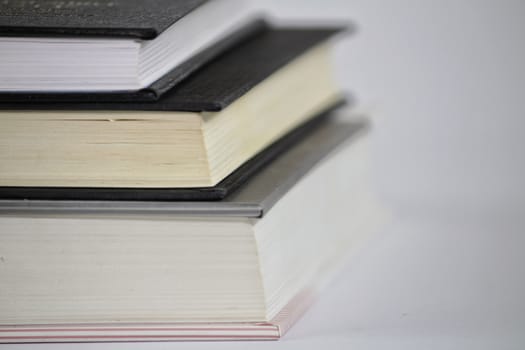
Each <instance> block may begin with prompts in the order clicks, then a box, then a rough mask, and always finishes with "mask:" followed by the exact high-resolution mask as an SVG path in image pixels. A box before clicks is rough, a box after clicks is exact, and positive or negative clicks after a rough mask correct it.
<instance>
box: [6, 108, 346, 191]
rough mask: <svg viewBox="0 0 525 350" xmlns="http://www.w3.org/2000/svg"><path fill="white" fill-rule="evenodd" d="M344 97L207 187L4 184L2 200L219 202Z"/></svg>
mask: <svg viewBox="0 0 525 350" xmlns="http://www.w3.org/2000/svg"><path fill="white" fill-rule="evenodd" d="M346 102H347V101H345V100H341V101H339V102H338V103H336V104H334V105H333V106H332V107H331V108H329V109H328V110H326V111H325V112H324V113H322V114H320V115H318V116H316V117H314V118H313V119H311V120H310V121H308V122H306V123H304V124H303V125H301V126H300V127H298V128H296V129H294V130H293V131H291V132H289V133H288V134H287V135H285V136H284V137H282V138H281V139H279V140H278V141H276V142H274V143H273V144H272V145H270V146H269V147H267V148H266V149H265V150H263V151H262V152H260V153H259V154H257V155H256V156H255V157H253V158H252V159H250V160H249V161H248V162H246V163H245V164H243V165H242V166H241V167H239V168H238V169H237V170H235V171H234V172H233V173H232V174H230V175H229V176H228V177H226V178H225V179H224V180H223V181H221V182H220V183H219V184H217V185H216V186H214V187H203V188H85V187H83V188H81V187H0V200H6V199H30V200H111V201H217V200H221V199H224V198H226V196H228V195H229V194H231V193H232V192H234V191H235V190H236V189H238V188H239V187H240V186H241V185H243V184H244V183H245V182H246V181H248V180H249V178H250V177H252V176H254V175H255V174H257V172H259V170H261V169H262V168H263V167H264V166H266V165H267V164H268V163H270V162H271V161H272V160H273V159H275V158H276V157H278V156H279V155H280V154H281V153H283V152H285V151H286V150H288V149H289V148H290V147H292V146H293V145H294V144H296V143H297V142H299V141H300V140H301V139H303V138H305V137H306V136H307V135H309V134H310V133H311V132H313V130H315V129H316V127H317V126H319V125H320V124H321V123H324V122H326V120H327V119H328V117H329V116H330V113H331V112H332V111H333V110H335V109H336V108H338V107H339V106H341V105H343V104H345V103H346Z"/></svg>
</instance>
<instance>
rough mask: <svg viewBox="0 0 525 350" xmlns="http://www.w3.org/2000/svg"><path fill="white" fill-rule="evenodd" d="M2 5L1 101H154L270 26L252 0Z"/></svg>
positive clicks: (44, 0)
mask: <svg viewBox="0 0 525 350" xmlns="http://www.w3.org/2000/svg"><path fill="white" fill-rule="evenodd" d="M0 9H1V11H0V52H2V55H0V101H6V100H7V101H28V100H31V101H33V100H43V101H46V100H48V101H49V100H54V99H57V98H58V99H60V100H63V99H70V100H73V101H76V100H79V101H82V100H86V99H87V100H89V99H93V98H96V99H97V100H131V101H134V100H137V99H143V100H154V99H157V98H158V97H159V96H161V95H162V94H163V93H165V92H166V91H168V90H169V89H170V88H171V87H173V86H174V85H176V84H177V83H178V82H180V81H181V80H182V79H184V78H185V77H186V76H188V75H189V74H191V73H192V72H194V71H195V70H197V69H198V68H199V67H201V66H202V65H204V64H206V63H207V62H209V61H210V60H212V59H213V58H214V57H216V56H217V55H219V54H220V53H222V52H224V51H225V50H227V49H229V48H231V47H233V46H234V45H236V44H237V43H239V42H241V41H242V40H244V39H246V38H247V37H249V36H250V35H252V34H254V33H256V32H257V31H259V30H261V29H262V28H264V27H265V23H264V21H263V20H262V17H261V13H260V11H259V9H258V8H257V7H256V6H254V5H252V4H251V3H250V2H248V1H244V0H211V1H205V0H178V1H171V0H148V1H145V0H127V1H108V0H102V1H82V2H79V1H69V2H68V1H54V0H41V1H38V2H34V1H24V0H9V1H7V2H3V3H0Z"/></svg>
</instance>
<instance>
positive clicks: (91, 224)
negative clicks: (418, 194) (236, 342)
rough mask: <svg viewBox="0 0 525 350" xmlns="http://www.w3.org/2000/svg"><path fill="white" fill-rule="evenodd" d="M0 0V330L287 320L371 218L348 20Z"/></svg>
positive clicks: (250, 326) (181, 333)
mask: <svg viewBox="0 0 525 350" xmlns="http://www.w3.org/2000/svg"><path fill="white" fill-rule="evenodd" d="M0 6H1V10H2V11H1V13H0V52H1V54H0V342H4V343H11V342H73V341H140V340H144V341H152V340H163V341H165V340H200V339H203V340H228V339H253V340H256V339H261V340H262V339H278V338H279V337H280V336H281V335H282V334H283V333H284V332H285V331H286V330H287V329H288V327H289V326H290V325H291V324H292V323H293V321H294V320H295V319H297V317H298V316H299V315H300V314H301V313H302V312H303V311H304V309H305V307H306V306H307V305H308V304H309V303H310V301H311V299H312V297H313V296H314V295H315V294H316V291H317V289H318V288H319V286H320V285H322V283H323V281H324V280H325V279H326V276H328V275H329V272H330V271H332V270H333V269H334V267H335V266H337V264H338V262H339V261H340V260H341V258H342V257H344V256H345V253H346V252H347V251H348V249H349V248H350V247H351V246H352V245H353V244H354V243H355V241H356V239H358V238H359V237H360V236H362V235H363V234H364V233H366V232H367V231H368V230H367V227H368V226H369V225H370V224H371V222H372V221H373V220H372V219H371V215H373V203H372V201H371V200H370V198H369V196H368V192H367V186H366V182H367V176H366V162H365V158H366V142H365V141H366V137H364V136H365V135H366V131H367V129H368V127H367V123H366V121H363V120H354V121H351V122H350V121H346V122H345V121H340V120H338V119H336V118H333V117H331V115H333V114H334V110H335V109H337V108H338V107H340V106H341V105H342V104H344V103H345V98H344V97H343V96H344V95H343V94H341V92H340V90H339V89H338V88H337V86H336V84H335V83H334V81H333V78H332V69H331V62H330V47H331V44H332V41H333V37H334V36H335V35H336V34H338V33H340V32H341V31H342V30H343V28H326V27H324V28H321V27H303V28H297V27H295V28H284V27H273V26H271V25H269V24H268V23H267V22H266V21H264V20H263V17H262V16H261V14H260V12H259V11H258V9H257V8H254V7H252V6H250V5H249V3H247V2H244V1H243V0H214V1H204V0H184V1H171V0H157V1H142V0H133V1H131V0H127V1H126V2H118V1H117V2H115V1H105V0H102V1H96V2H91V1H87V2H84V1H83V2H62V1H52V0H46V1H39V2H38V3H36V2H31V1H30V2H28V1H11V0H10V1H8V2H6V3H4V4H0ZM348 31H349V28H346V32H348Z"/></svg>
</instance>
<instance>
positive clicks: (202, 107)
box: [0, 27, 353, 112]
mask: <svg viewBox="0 0 525 350" xmlns="http://www.w3.org/2000/svg"><path fill="white" fill-rule="evenodd" d="M343 29H344V30H345V33H351V32H352V31H353V28H352V27H347V28H341V27H334V28H326V27H325V28H278V29H267V30H264V31H263V32H262V33H260V34H258V35H256V36H255V37H253V38H252V39H251V40H248V41H245V42H243V43H242V44H240V45H238V46H237V47H235V48H234V49H232V50H230V51H228V52H226V53H224V54H222V55H220V56H219V57H218V58H217V59H216V60H214V61H212V62H210V63H208V64H206V65H205V66H204V67H202V68H201V69H200V70H199V71H197V72H195V73H194V74H193V75H192V76H190V77H188V78H186V79H185V80H184V81H182V82H181V83H179V84H178V85H177V86H176V87H174V88H172V89H171V90H170V91H168V92H167V93H165V94H164V95H163V96H162V98H160V99H158V100H157V101H151V102H143V101H138V102H137V101H133V102H126V103H122V102H107V101H101V100H100V95H97V94H91V95H86V96H85V99H86V101H85V102H84V103H82V102H69V101H68V100H69V99H68V98H63V97H65V96H64V95H61V94H55V95H48V97H50V99H51V100H55V99H57V100H60V101H59V102H43V101H42V100H41V99H40V98H39V97H38V96H37V95H31V94H26V95H19V96H18V97H19V100H18V101H15V100H10V98H9V96H11V97H13V95H9V94H6V93H4V94H1V93H0V110H1V109H3V110H70V111H77V110H104V111H113V110H115V111H116V110H142V111H192V112H200V111H219V110H222V109H224V108H226V107H227V106H229V105H230V104H231V103H232V102H233V101H235V100H236V99H238V98H239V97H240V96H242V95H244V94H245V93H246V92H247V91H249V90H251V89H252V88H253V87H254V86H256V85H257V84H259V83H260V82H262V81H263V80H264V79H266V78H268V77H269V76H270V75H271V74H273V73H274V72H275V71H277V70H279V69H280V68H282V67H283V66H285V65H286V64H288V63H290V62H291V61H293V60H294V59H296V58H297V57H298V56H300V55H302V54H304V53H305V52H306V51H308V50H310V49H312V48H313V47H315V46H317V45H319V44H321V43H323V42H324V41H326V40H328V39H329V38H331V37H332V36H333V35H335V34H337V33H340V32H341V31H342V30H343ZM311 84H315V82H311ZM8 95H9V96H8ZM130 96H131V95H130ZM2 99H4V100H2Z"/></svg>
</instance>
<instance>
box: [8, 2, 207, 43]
mask: <svg viewBox="0 0 525 350" xmlns="http://www.w3.org/2000/svg"><path fill="white" fill-rule="evenodd" d="M207 1H208V0H87V1H67V0H37V1H29V0H3V1H0V36H50V37H52V36H76V37H78V36H86V37H97V36H102V37H129V38H137V39H144V40H149V39H154V38H155V37H157V36H158V35H159V34H160V33H162V32H163V31H164V30H166V29H167V28H168V27H170V26H171V25H172V24H173V23H175V22H177V21H178V20H179V19H181V18H182V17H184V16H186V15H187V14H188V13H190V12H191V11H193V10H195V9H196V8H197V7H199V6H201V5H203V4H204V3H205V2H207Z"/></svg>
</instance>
